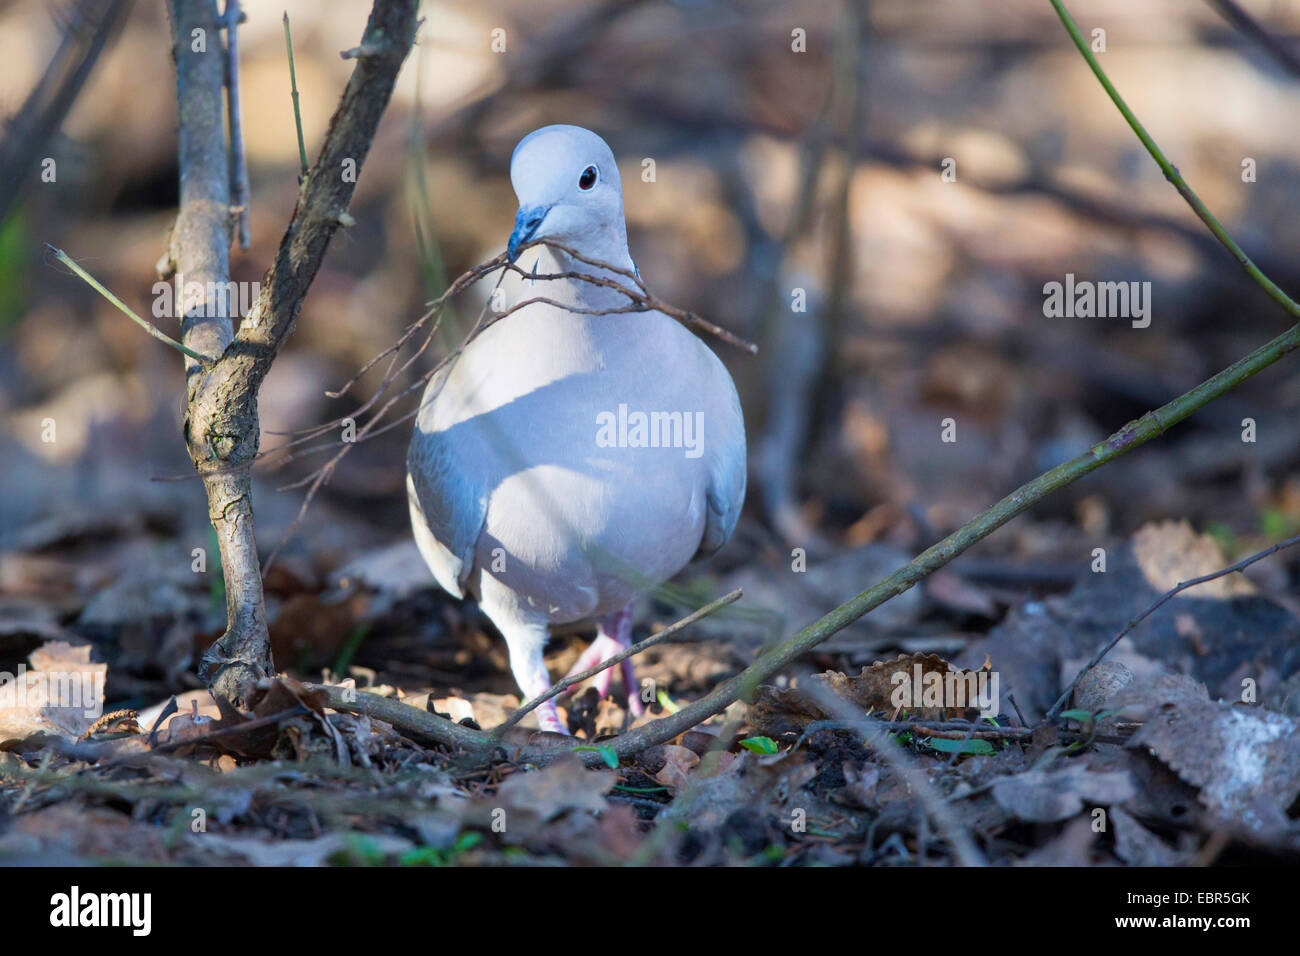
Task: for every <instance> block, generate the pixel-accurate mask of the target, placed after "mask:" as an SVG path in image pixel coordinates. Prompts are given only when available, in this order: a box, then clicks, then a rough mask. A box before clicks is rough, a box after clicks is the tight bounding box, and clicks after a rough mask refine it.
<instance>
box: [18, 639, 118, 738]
mask: <svg viewBox="0 0 1300 956" xmlns="http://www.w3.org/2000/svg"><path fill="white" fill-rule="evenodd" d="M90 652H91V647H90V645H89V644H80V645H75V644H69V643H67V642H66V641H48V642H46V643H45V644H42V645H41V646H40V647H38V648H37V649H36V650H34V651H32V652H31V654H30V655H28V661H29V662H30V664H31V667H30V668H28V667H27V666H26V665H22V666H20V668H19V672H18V673H17V674H0V742H3V741H5V740H14V739H21V738H23V737H29V736H31V735H32V734H38V733H44V734H49V735H51V736H55V737H61V738H63V739H64V740H79V739H80V738H81V737H82V736H84V735H85V734H86V732H87V731H89V730H90V728H91V727H93V726H94V724H95V722H96V721H97V720H99V718H100V717H101V716H103V713H104V678H105V677H106V676H107V674H108V665H107V664H98V663H94V662H92V661H91V659H90Z"/></svg>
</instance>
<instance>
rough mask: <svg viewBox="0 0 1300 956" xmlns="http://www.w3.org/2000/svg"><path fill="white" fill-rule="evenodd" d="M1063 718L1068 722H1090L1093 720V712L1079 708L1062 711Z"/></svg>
mask: <svg viewBox="0 0 1300 956" xmlns="http://www.w3.org/2000/svg"><path fill="white" fill-rule="evenodd" d="M1061 716H1062V717H1064V718H1066V719H1067V720H1080V721H1089V720H1092V711H1090V710H1080V709H1077V708H1076V709H1075V710H1063V711H1061Z"/></svg>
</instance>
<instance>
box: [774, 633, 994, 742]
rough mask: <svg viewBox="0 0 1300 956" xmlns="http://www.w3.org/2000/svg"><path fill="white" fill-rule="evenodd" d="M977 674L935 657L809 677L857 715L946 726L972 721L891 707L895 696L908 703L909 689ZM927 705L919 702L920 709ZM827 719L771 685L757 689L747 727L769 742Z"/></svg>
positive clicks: (801, 697) (956, 713)
mask: <svg viewBox="0 0 1300 956" xmlns="http://www.w3.org/2000/svg"><path fill="white" fill-rule="evenodd" d="M975 673H978V671H963V670H961V669H960V668H957V667H954V666H953V665H952V664H950V663H949V662H948V661H946V660H944V659H943V658H942V657H940V656H939V655H938V654H922V653H917V654H900V655H899V656H898V657H897V658H895V659H894V660H892V661H876V663H874V664H872V665H871V666H870V667H864V668H862V672H861V673H860V674H858V675H857V676H856V677H850V676H848V675H846V674H843V673H841V672H839V671H826V672H825V673H823V674H818V675H815V676H814V677H813V680H814V681H817V682H819V683H821V684H822V685H823V686H824V687H825V688H827V689H829V690H831V691H832V692H834V693H835V694H837V695H838V696H840V697H842V698H844V699H845V700H847V701H849V702H850V703H851V704H852V705H853V707H854V708H855V710H857V711H858V712H860V713H862V714H872V715H875V716H877V717H881V718H882V719H885V720H893V719H907V718H912V717H916V718H921V719H924V720H951V719H953V718H958V717H971V716H973V714H972V711H973V708H970V707H943V706H907V707H900V706H899V705H898V704H897V703H895V701H896V700H897V699H898V697H897V695H896V692H897V691H899V690H900V689H905V690H907V691H908V692H909V698H910V697H911V690H912V688H913V685H914V684H919V685H920V687H921V689H922V692H923V693H924V692H925V691H926V689H927V688H928V687H930V686H933V685H934V682H935V681H938V680H946V679H947V678H948V676H949V675H952V676H954V677H962V678H963V679H964V678H965V677H966V676H968V675H971V674H975ZM927 702H928V700H927V698H926V697H924V696H923V697H922V699H921V704H922V705H924V704H925V703H927ZM826 719H828V715H827V714H826V712H825V711H824V710H823V709H822V708H821V707H820V706H819V705H818V704H817V703H816V700H815V695H814V694H811V693H807V692H805V691H802V690H799V689H798V688H790V689H788V690H782V689H780V688H777V687H772V686H771V685H768V684H764V685H761V686H760V687H759V688H758V690H757V691H756V693H755V695H754V700H753V702H752V703H750V705H749V712H748V721H749V723H750V725H751V726H752V727H753V728H754V729H755V730H756V732H757V733H759V734H762V735H766V736H769V737H780V736H783V735H785V734H791V733H799V732H801V731H802V730H803V729H804V728H805V727H807V726H808V725H809V724H810V723H813V722H814V721H819V720H826Z"/></svg>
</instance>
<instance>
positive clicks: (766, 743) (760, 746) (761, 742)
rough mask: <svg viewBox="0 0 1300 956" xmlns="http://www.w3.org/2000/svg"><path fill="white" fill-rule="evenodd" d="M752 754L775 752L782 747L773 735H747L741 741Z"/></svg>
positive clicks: (741, 744)
mask: <svg viewBox="0 0 1300 956" xmlns="http://www.w3.org/2000/svg"><path fill="white" fill-rule="evenodd" d="M740 746H742V747H744V748H745V749H746V750H748V751H749V752H750V753H752V754H774V753H776V752H777V750H779V749H780V748H778V747H777V745H776V741H775V740H773V739H772V738H771V737H747V738H745V739H744V740H742V741H741V742H740Z"/></svg>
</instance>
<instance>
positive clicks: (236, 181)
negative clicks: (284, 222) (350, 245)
mask: <svg viewBox="0 0 1300 956" xmlns="http://www.w3.org/2000/svg"><path fill="white" fill-rule="evenodd" d="M223 19H224V20H225V23H226V114H227V118H228V120H229V122H230V203H231V206H232V208H233V210H234V212H235V216H236V221H237V222H238V224H239V227H238V232H239V248H241V249H247V248H248V246H249V243H250V241H251V240H250V238H249V233H248V203H249V189H248V162H247V160H246V158H245V156H244V129H243V119H242V114H241V113H240V108H239V24H240V23H242V22H243V20H244V14H243V12H242V11H241V10H240V9H239V0H226V13H225V17H224V18H223Z"/></svg>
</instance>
